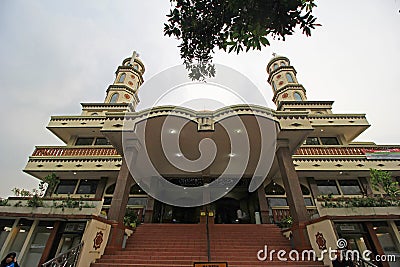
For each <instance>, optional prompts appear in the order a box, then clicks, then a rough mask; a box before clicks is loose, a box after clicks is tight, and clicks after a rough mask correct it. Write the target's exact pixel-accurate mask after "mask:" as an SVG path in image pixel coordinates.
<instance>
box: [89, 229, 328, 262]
mask: <svg viewBox="0 0 400 267" xmlns="http://www.w3.org/2000/svg"><path fill="white" fill-rule="evenodd" d="M209 235H210V252H211V253H210V254H211V261H215V262H228V266H229V267H255V266H269V267H270V266H271V267H278V266H285V265H287V266H309V267H317V266H319V267H321V266H323V264H322V263H319V262H310V261H303V262H295V261H290V260H288V261H279V260H278V259H277V253H275V254H274V257H273V260H272V261H270V259H269V258H268V259H267V260H266V261H259V260H258V259H257V252H258V251H259V250H261V249H264V245H267V246H268V251H271V250H272V249H275V250H276V251H278V250H280V249H283V250H285V251H287V252H289V251H290V250H291V246H290V241H289V240H287V239H286V238H285V237H284V236H283V235H282V234H281V231H280V229H279V228H278V227H277V226H276V225H272V224H271V225H267V224H264V225H254V224H247V225H246V224H231V225H228V224H220V225H210V226H209ZM286 257H287V255H286ZM194 262H207V231H206V226H205V225H204V224H145V225H141V226H139V227H138V228H137V230H136V232H135V233H134V234H133V236H132V237H130V238H129V239H128V241H127V244H126V248H125V249H123V250H121V251H113V252H109V253H107V254H105V255H103V256H102V257H101V259H99V260H98V261H97V262H96V263H92V265H91V267H116V266H127V267H128V266H132V267H133V266H140V267H172V266H174V267H193V263H194Z"/></svg>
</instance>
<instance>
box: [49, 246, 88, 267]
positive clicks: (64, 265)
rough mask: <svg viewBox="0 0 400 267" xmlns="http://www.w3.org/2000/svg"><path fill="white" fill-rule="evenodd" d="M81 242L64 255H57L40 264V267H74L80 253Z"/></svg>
mask: <svg viewBox="0 0 400 267" xmlns="http://www.w3.org/2000/svg"><path fill="white" fill-rule="evenodd" d="M82 247H83V242H81V243H80V244H79V245H78V246H76V247H73V248H71V249H69V250H67V251H65V252H64V253H62V254H60V255H58V256H57V257H55V258H54V259H51V260H49V261H48V262H45V263H43V264H42V267H75V266H76V264H77V263H78V259H79V254H80V253H81V250H82Z"/></svg>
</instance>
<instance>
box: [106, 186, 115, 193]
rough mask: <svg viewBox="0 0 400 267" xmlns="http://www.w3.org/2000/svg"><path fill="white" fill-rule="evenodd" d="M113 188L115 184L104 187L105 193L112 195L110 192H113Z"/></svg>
mask: <svg viewBox="0 0 400 267" xmlns="http://www.w3.org/2000/svg"><path fill="white" fill-rule="evenodd" d="M114 190H115V184H112V185H110V186H109V187H107V189H106V195H112V194H114Z"/></svg>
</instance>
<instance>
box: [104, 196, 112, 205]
mask: <svg viewBox="0 0 400 267" xmlns="http://www.w3.org/2000/svg"><path fill="white" fill-rule="evenodd" d="M111 201H112V197H105V198H104V201H103V205H111Z"/></svg>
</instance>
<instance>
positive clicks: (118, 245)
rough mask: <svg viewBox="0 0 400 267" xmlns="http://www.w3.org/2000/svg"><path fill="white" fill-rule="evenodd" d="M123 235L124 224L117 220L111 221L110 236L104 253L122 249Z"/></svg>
mask: <svg viewBox="0 0 400 267" xmlns="http://www.w3.org/2000/svg"><path fill="white" fill-rule="evenodd" d="M124 235H125V225H123V224H120V223H118V222H113V223H111V231H110V237H109V239H108V242H107V246H106V248H105V251H104V254H112V253H113V252H115V251H118V250H122V244H123V242H124Z"/></svg>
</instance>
